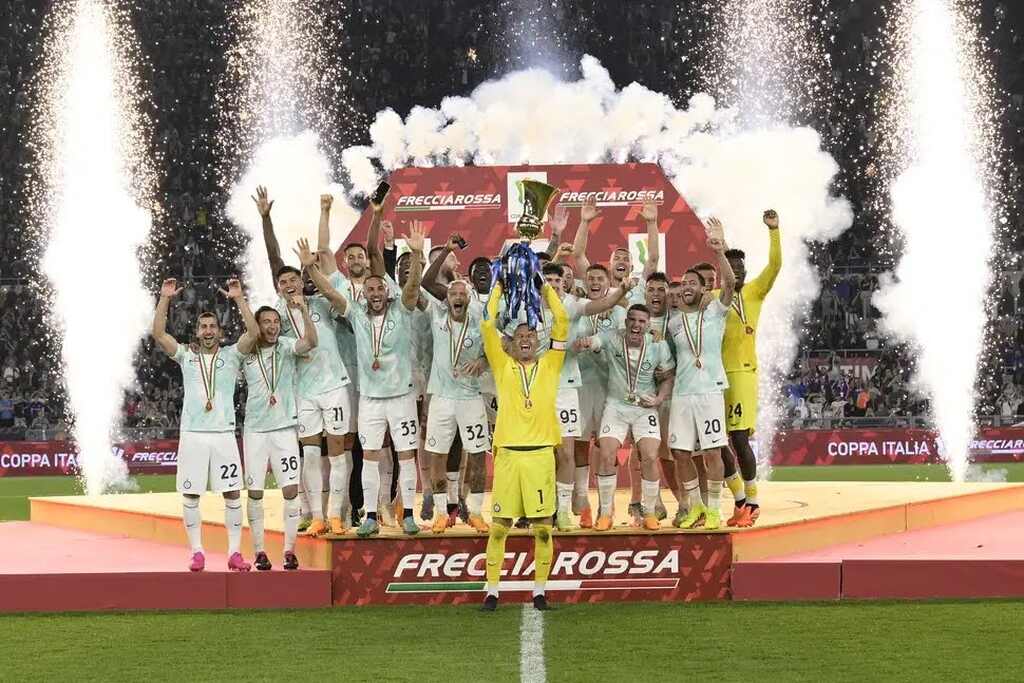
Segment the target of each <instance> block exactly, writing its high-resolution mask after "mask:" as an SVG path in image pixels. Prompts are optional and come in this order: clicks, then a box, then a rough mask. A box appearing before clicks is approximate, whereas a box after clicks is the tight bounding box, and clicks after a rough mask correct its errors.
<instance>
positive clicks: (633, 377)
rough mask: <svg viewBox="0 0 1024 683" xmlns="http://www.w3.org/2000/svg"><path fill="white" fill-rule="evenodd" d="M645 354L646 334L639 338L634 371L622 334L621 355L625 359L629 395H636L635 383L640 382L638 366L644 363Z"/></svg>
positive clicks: (624, 337) (624, 336)
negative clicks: (638, 354) (638, 353)
mask: <svg viewBox="0 0 1024 683" xmlns="http://www.w3.org/2000/svg"><path fill="white" fill-rule="evenodd" d="M646 355H647V335H646V334H645V335H644V336H643V337H641V338H640V357H639V358H637V361H636V370H635V371H634V370H633V369H632V368H631V367H630V364H629V347H628V346H627V345H626V335H625V334H623V335H622V356H623V358H624V359H625V361H626V385H627V387H628V389H629V395H630V396H636V385H637V384H638V383H639V382H640V366H642V365H643V364H644V357H645V356H646Z"/></svg>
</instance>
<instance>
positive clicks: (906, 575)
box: [732, 511, 1024, 600]
mask: <svg viewBox="0 0 1024 683" xmlns="http://www.w3.org/2000/svg"><path fill="white" fill-rule="evenodd" d="M732 589H733V597H734V599H738V600H800V599H803V600H828V599H832V600H834V599H840V598H970V597H1021V596H1024V512H1020V511H1016V512H1008V513H1003V514H998V515H991V516H988V517H982V518H979V519H974V520H969V521H965V522H959V523H956V524H947V525H943V526H937V527H932V528H928V529H920V530H916V531H907V532H904V533H899V534H890V535H886V536H880V537H877V538H873V539H870V540H866V541H862V542H859V543H844V544H840V545H835V546H832V547H829V548H823V549H821V550H815V551H811V552H803V553H796V554H793V555H785V556H781V557H776V558H772V559H767V560H763V561H758V562H740V563H736V564H734V565H733V576H732Z"/></svg>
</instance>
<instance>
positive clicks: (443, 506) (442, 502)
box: [434, 493, 448, 515]
mask: <svg viewBox="0 0 1024 683" xmlns="http://www.w3.org/2000/svg"><path fill="white" fill-rule="evenodd" d="M447 512H448V494H447V493H435V494H434V514H435V515H441V514H446V513H447Z"/></svg>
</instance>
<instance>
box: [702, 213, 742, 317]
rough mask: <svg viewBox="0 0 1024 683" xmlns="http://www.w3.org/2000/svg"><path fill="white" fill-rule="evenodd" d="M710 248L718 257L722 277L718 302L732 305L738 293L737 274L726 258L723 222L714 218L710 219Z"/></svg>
mask: <svg viewBox="0 0 1024 683" xmlns="http://www.w3.org/2000/svg"><path fill="white" fill-rule="evenodd" d="M708 247H709V248H710V249H711V251H713V252H715V256H717V257H718V273H719V274H720V275H721V276H722V291H721V292H720V293H719V295H718V300H719V301H721V302H722V305H723V306H731V305H732V295H733V292H734V291H736V273H734V272H733V271H732V266H731V265H729V259H727V258H725V235H724V231H723V228H722V222H721V221H719V220H718V219H717V218H715V217H714V216H712V217H711V218H709V219H708Z"/></svg>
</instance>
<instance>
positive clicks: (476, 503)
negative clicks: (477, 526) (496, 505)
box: [466, 492, 484, 515]
mask: <svg viewBox="0 0 1024 683" xmlns="http://www.w3.org/2000/svg"><path fill="white" fill-rule="evenodd" d="M466 507H467V508H469V514H471V515H480V514H482V513H483V510H484V494H483V493H482V492H481V493H472V492H470V494H469V495H468V496H466Z"/></svg>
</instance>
